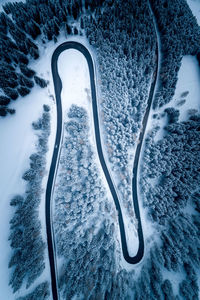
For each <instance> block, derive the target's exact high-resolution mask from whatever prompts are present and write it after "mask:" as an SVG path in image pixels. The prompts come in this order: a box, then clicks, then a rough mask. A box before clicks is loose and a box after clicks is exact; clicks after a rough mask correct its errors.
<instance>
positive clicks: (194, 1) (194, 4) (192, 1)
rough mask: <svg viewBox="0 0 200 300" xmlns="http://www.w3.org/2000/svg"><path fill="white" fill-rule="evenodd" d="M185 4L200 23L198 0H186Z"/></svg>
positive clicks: (199, 2)
mask: <svg viewBox="0 0 200 300" xmlns="http://www.w3.org/2000/svg"><path fill="white" fill-rule="evenodd" d="M187 4H188V5H189V7H190V9H191V11H192V13H193V15H194V16H195V17H196V19H197V23H198V24H199V25H200V0H187Z"/></svg>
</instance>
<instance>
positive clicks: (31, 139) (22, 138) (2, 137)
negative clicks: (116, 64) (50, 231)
mask: <svg viewBox="0 0 200 300" xmlns="http://www.w3.org/2000/svg"><path fill="white" fill-rule="evenodd" d="M65 40H66V39H65V37H64V35H61V37H60V38H59V40H58V43H62V42H64V41H65ZM57 46H58V44H54V43H53V42H51V43H49V44H48V47H46V48H41V52H40V57H41V58H39V59H38V60H37V61H33V60H32V61H31V63H30V67H31V68H33V69H34V70H36V71H38V74H39V76H40V75H41V76H43V77H44V78H45V79H48V80H49V85H48V87H47V88H46V89H41V88H40V87H38V86H35V87H34V88H33V89H32V91H31V94H29V95H28V96H26V97H24V98H22V97H20V98H19V99H17V100H16V101H15V102H14V101H13V102H12V103H11V104H10V106H9V107H10V108H14V109H16V114H15V115H13V116H7V117H5V118H0V128H1V130H0V141H1V147H0V165H1V168H0V179H1V180H0V194H1V200H0V211H1V212H2V213H1V218H0V253H1V255H0V278H1V280H0V299H8V300H13V299H15V298H17V296H19V295H23V294H25V293H26V292H28V291H32V290H33V287H34V286H35V285H36V284H38V283H39V281H38V280H36V282H35V283H34V284H33V285H32V286H31V287H30V289H29V290H25V287H22V289H21V290H20V291H19V292H17V293H16V294H15V295H13V294H12V290H11V288H10V287H9V285H8V283H9V278H10V274H11V272H12V270H11V269H8V262H9V260H10V257H11V253H12V252H11V251H12V250H11V248H10V245H9V242H8V236H9V221H10V219H11V218H12V216H13V213H14V209H13V208H12V207H10V200H11V198H12V196H13V195H15V194H18V193H19V194H23V193H24V192H25V181H24V180H22V178H21V177H22V174H23V173H24V171H25V170H27V169H28V168H29V156H30V155H31V154H32V153H33V152H34V151H35V149H36V148H35V142H36V141H37V137H36V136H35V132H34V131H33V129H32V126H31V124H32V122H33V121H36V120H37V119H38V118H39V117H40V116H41V114H42V111H43V109H42V106H43V104H48V105H50V107H51V118H52V120H51V135H50V139H49V152H48V154H47V170H49V166H50V162H51V156H52V150H53V143H54V138H55V129H56V128H55V125H54V124H55V121H56V113H55V112H56V110H55V102H54V100H53V97H50V95H52V94H53V93H54V88H53V80H52V76H51V56H52V53H53V51H54V50H55V48H56V47H57ZM42 47H43V46H42ZM46 181H47V173H46V176H45V178H44V181H43V188H44V191H45V186H46ZM44 211H45V193H43V198H42V202H41V205H40V216H41V222H42V235H43V238H44V240H45V241H46V227H45V213H44ZM45 262H46V269H45V271H44V273H43V274H42V275H41V277H40V281H41V280H48V281H49V278H50V274H49V262H48V254H47V250H46V253H45Z"/></svg>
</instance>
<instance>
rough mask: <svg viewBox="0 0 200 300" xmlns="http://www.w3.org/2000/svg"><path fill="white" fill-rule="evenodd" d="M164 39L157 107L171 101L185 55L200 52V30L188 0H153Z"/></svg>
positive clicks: (151, 1)
mask: <svg viewBox="0 0 200 300" xmlns="http://www.w3.org/2000/svg"><path fill="white" fill-rule="evenodd" d="M150 3H151V6H152V9H153V11H154V14H155V17H156V23H157V27H158V31H159V36H160V41H161V69H160V74H159V80H160V88H159V91H158V93H157V96H156V97H155V100H154V103H153V104H154V108H156V107H158V106H162V105H164V104H166V103H168V102H169V101H170V100H171V99H172V97H173V95H174V92H175V88H176V82H177V79H178V77H177V76H178V71H179V68H180V66H181V59H182V58H183V56H184V55H188V54H190V55H198V54H199V52H200V45H199V40H200V29H199V26H198V24H197V21H196V19H195V17H194V16H193V14H192V12H191V10H190V9H189V7H188V5H187V2H186V1H185V0H175V1H174V0H150Z"/></svg>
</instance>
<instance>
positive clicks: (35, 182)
mask: <svg viewBox="0 0 200 300" xmlns="http://www.w3.org/2000/svg"><path fill="white" fill-rule="evenodd" d="M33 128H34V129H35V130H37V131H38V132H39V134H38V144H37V152H35V153H33V154H32V155H31V156H30V168H29V169H28V170H27V171H26V172H25V173H24V174H23V176H22V178H23V179H24V180H25V181H26V192H25V194H24V195H16V196H14V197H13V198H12V199H11V202H10V205H11V206H13V208H14V209H15V212H14V216H13V217H12V219H11V221H10V236H9V240H10V245H11V248H12V252H13V254H12V257H11V259H10V262H9V268H12V275H11V279H10V285H11V286H12V289H13V292H14V293H15V292H16V291H17V290H19V289H20V287H21V286H22V284H24V283H25V284H26V288H29V287H30V286H31V285H32V284H33V283H34V281H35V280H36V278H38V277H39V276H40V275H41V274H42V272H43V271H44V268H45V263H44V250H45V247H46V243H45V242H44V241H43V238H42V236H41V223H40V217H39V210H38V208H39V205H40V201H41V194H42V178H43V176H44V174H45V154H46V152H47V150H48V147H47V142H48V136H49V134H50V112H49V106H47V105H44V112H43V114H42V117H41V118H40V119H39V120H38V121H37V122H34V123H33ZM45 287H46V285H45ZM27 299H29V298H27ZM38 299H40V298H38ZM41 299H43V298H41Z"/></svg>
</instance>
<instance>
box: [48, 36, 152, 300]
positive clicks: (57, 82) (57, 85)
mask: <svg viewBox="0 0 200 300" xmlns="http://www.w3.org/2000/svg"><path fill="white" fill-rule="evenodd" d="M67 49H75V50H78V51H80V52H81V53H82V54H83V55H84V56H85V58H86V60H87V63H88V68H89V74H90V84H91V95H92V110H93V120H94V129H95V139H96V146H97V152H98V156H99V160H100V163H101V167H102V169H103V172H104V175H105V177H106V180H107V183H108V186H109V188H110V191H111V194H112V197H113V200H114V203H115V207H116V210H117V212H118V221H119V229H120V236H121V245H122V253H123V256H124V259H125V260H126V261H127V262H128V263H129V264H137V263H139V262H140V261H141V259H142V257H143V255H144V238H143V231H142V225H141V218H140V211H139V204H138V197H137V170H138V161H139V155H140V151H141V146H142V141H143V138H144V132H145V128H146V123H147V120H148V115H149V110H150V106H151V102H152V98H153V94H154V89H155V84H156V76H155V77H154V79H153V82H152V84H151V89H150V96H149V100H148V103H147V104H148V107H147V109H146V113H145V116H144V119H143V130H142V132H141V133H140V143H139V144H138V145H137V148H136V154H135V159H134V165H133V180H132V191H133V205H134V210H135V215H136V218H137V220H138V229H137V231H138V239H139V247H138V251H137V253H136V255H135V256H133V257H131V256H129V253H128V249H127V242H126V235H125V228H124V222H123V216H122V211H121V207H120V203H119V199H118V195H117V192H116V190H115V187H114V184H113V182H112V179H111V176H110V173H109V170H108V168H107V165H106V163H105V159H104V155H103V150H102V145H101V136H100V129H99V116H98V106H97V97H96V86H95V72H94V64H93V60H92V57H91V55H90V53H89V51H88V50H87V48H86V47H85V46H83V45H82V44H80V43H78V42H74V41H70V42H65V43H63V44H61V45H59V46H58V47H57V48H56V50H55V51H54V53H53V56H52V61H51V67H52V75H53V81H54V89H55V96H56V107H57V131H56V140H55V146H54V151H53V157H52V162H51V167H50V171H49V177H48V182H47V189H46V211H45V213H46V230H47V243H48V252H49V261H50V270H51V281H52V294H53V299H54V300H57V299H58V289H57V276H56V259H55V244H54V243H55V240H54V232H53V225H52V221H51V220H52V217H51V196H52V193H53V186H54V179H55V174H56V172H57V165H58V159H59V155H60V144H61V143H60V142H61V139H62V103H61V90H62V82H61V79H60V77H59V74H58V66H57V62H58V58H59V55H60V54H61V53H62V52H63V51H65V50H67ZM157 52H158V51H157ZM156 74H157V69H156Z"/></svg>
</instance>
